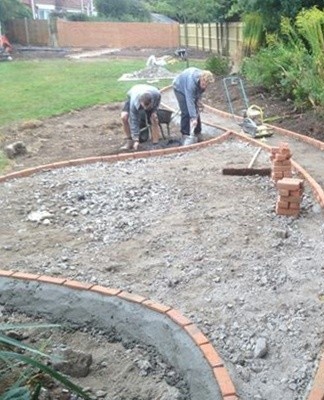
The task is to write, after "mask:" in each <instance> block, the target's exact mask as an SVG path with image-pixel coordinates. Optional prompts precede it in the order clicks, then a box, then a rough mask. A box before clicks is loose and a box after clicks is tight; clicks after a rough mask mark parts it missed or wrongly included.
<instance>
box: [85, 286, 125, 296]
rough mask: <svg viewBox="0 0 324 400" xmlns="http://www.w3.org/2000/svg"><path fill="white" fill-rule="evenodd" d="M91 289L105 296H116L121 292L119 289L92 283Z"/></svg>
mask: <svg viewBox="0 0 324 400" xmlns="http://www.w3.org/2000/svg"><path fill="white" fill-rule="evenodd" d="M91 291H92V292H96V293H101V294H104V295H106V296H117V294H118V293H120V292H121V289H114V288H107V287H104V286H100V285H94V286H92V288H91Z"/></svg>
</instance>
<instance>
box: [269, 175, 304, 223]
mask: <svg viewBox="0 0 324 400" xmlns="http://www.w3.org/2000/svg"><path fill="white" fill-rule="evenodd" d="M277 189H278V199H277V204H276V213H277V214H279V215H291V216H295V217H297V216H298V215H299V212H300V203H301V201H302V195H303V189H304V185H303V180H302V179H297V178H283V179H280V180H279V181H278V182H277Z"/></svg>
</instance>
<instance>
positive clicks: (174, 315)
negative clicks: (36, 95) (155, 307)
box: [167, 309, 191, 326]
mask: <svg viewBox="0 0 324 400" xmlns="http://www.w3.org/2000/svg"><path fill="white" fill-rule="evenodd" d="M167 315H168V316H169V317H170V318H171V319H172V320H173V321H174V322H176V323H177V324H178V325H181V326H186V325H190V324H191V321H190V320H189V319H188V318H186V317H184V316H183V315H182V314H180V312H179V311H177V310H175V309H172V310H170V311H168V312H167Z"/></svg>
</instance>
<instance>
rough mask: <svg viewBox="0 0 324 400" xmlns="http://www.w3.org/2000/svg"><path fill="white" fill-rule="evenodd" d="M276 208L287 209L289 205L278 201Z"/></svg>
mask: <svg viewBox="0 0 324 400" xmlns="http://www.w3.org/2000/svg"><path fill="white" fill-rule="evenodd" d="M276 206H277V207H279V208H289V203H288V202H287V201H281V200H278V201H277V204H276Z"/></svg>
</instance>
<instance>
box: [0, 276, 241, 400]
mask: <svg viewBox="0 0 324 400" xmlns="http://www.w3.org/2000/svg"><path fill="white" fill-rule="evenodd" d="M21 281H23V282H22V283H20V282H21ZM0 288H1V290H0V304H4V305H6V306H7V307H14V308H17V309H18V310H20V311H22V312H27V313H28V312H29V313H31V312H32V311H33V312H34V313H35V312H36V311H37V315H43V316H47V317H48V316H49V315H52V317H53V315H55V312H56V313H57V315H59V312H58V308H59V307H58V303H59V301H62V303H63V304H62V308H64V307H65V309H63V315H64V319H63V316H62V317H61V318H62V319H63V322H66V321H69V322H73V323H79V324H85V323H87V324H89V323H92V324H99V325H100V327H101V328H102V327H105V328H109V327H111V326H115V325H114V324H116V325H118V327H119V328H120V329H121V330H122V329H123V326H124V325H125V326H129V327H130V326H131V323H132V321H131V320H132V318H133V319H134V320H136V321H137V324H141V321H142V319H141V315H143V319H144V321H143V325H142V327H141V328H139V330H140V332H139V337H140V338H141V339H142V341H143V342H144V343H148V344H151V343H150V342H152V340H153V341H154V343H155V341H156V343H160V342H161V340H165V341H166V342H167V344H166V345H167V347H169V343H168V339H169V340H171V346H170V347H172V348H170V349H169V350H165V351H164V352H165V353H167V354H163V351H161V346H160V348H159V347H158V346H156V348H157V350H158V351H159V352H160V353H161V354H162V355H165V356H166V357H167V358H172V361H173V362H171V363H172V365H174V364H177V363H178V365H176V366H177V367H178V368H179V369H181V368H182V371H181V372H182V373H184V375H185V376H186V378H187V380H188V383H189V386H190V388H191V390H192V391H193V396H192V398H193V399H196V400H212V399H213V400H218V399H221V400H238V399H239V398H238V396H237V394H236V390H235V387H234V385H233V383H232V380H231V378H230V376H229V373H228V371H227V369H226V368H225V366H224V362H223V360H222V359H221V358H220V356H219V355H218V353H217V352H216V350H215V349H214V347H213V346H212V344H211V343H210V342H209V340H208V339H207V337H206V336H205V335H204V334H203V333H202V332H201V331H200V330H199V328H198V327H197V326H196V325H195V324H193V323H192V322H191V321H190V320H189V319H188V318H186V317H185V316H183V315H182V314H181V313H180V312H179V311H178V310H176V309H173V308H171V307H169V306H166V305H163V304H160V303H157V302H155V301H152V300H149V299H147V298H145V297H143V296H140V295H136V294H133V293H129V292H126V291H123V290H121V289H113V288H106V287H104V286H100V285H97V284H87V283H81V282H79V281H75V280H69V279H65V278H57V277H50V276H46V275H36V274H30V273H23V272H14V271H5V270H0ZM24 291H25V292H26V294H27V295H28V296H29V301H28V302H26V300H25V299H24V298H23V297H24V296H23V293H24ZM71 291H72V294H71ZM15 293H17V296H15ZM78 296H79V297H78ZM80 296H82V299H83V301H82V300H81V297H80ZM55 299H56V300H57V299H59V300H57V301H56V302H55ZM96 300H98V304H99V303H100V306H99V307H98V305H97V304H96ZM83 302H84V304H83ZM122 304H125V306H124V305H122ZM73 305H75V307H73ZM134 305H135V306H136V307H135V308H134ZM37 306H38V307H41V311H40V310H36V307H37ZM104 306H106V308H105V307H104ZM85 308H86V310H85ZM88 308H89V311H88ZM112 309H113V311H112ZM120 310H121V313H125V314H126V315H123V316H122V317H120V321H118V317H116V313H118V312H119V311H120ZM72 311H73V312H75V313H76V315H74V314H73V317H72ZM87 312H88V315H87ZM114 312H115V314H114ZM51 313H53V314H51ZM145 313H146V314H145ZM95 314H98V315H95ZM138 314H141V315H140V316H139V315H138ZM57 315H56V318H58V316H57ZM144 315H145V318H144ZM54 318H55V317H54ZM107 321H108V322H107ZM133 322H134V321H133ZM150 322H151V323H150ZM109 324H110V325H109ZM152 326H153V329H152ZM154 329H155V330H154ZM117 330H118V329H117ZM146 332H147V337H145V335H146ZM132 335H133V336H132ZM129 336H131V337H133V338H134V337H136V335H135V333H134V327H133V328H132V329H131V333H129ZM161 338H163V339H161ZM136 339H137V337H136ZM179 353H181V354H179ZM170 354H171V355H170ZM199 354H200V356H201V357H198V355H199ZM181 357H183V360H182V359H181ZM199 358H200V359H199ZM179 360H180V361H179ZM169 361H170V360H169Z"/></svg>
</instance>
